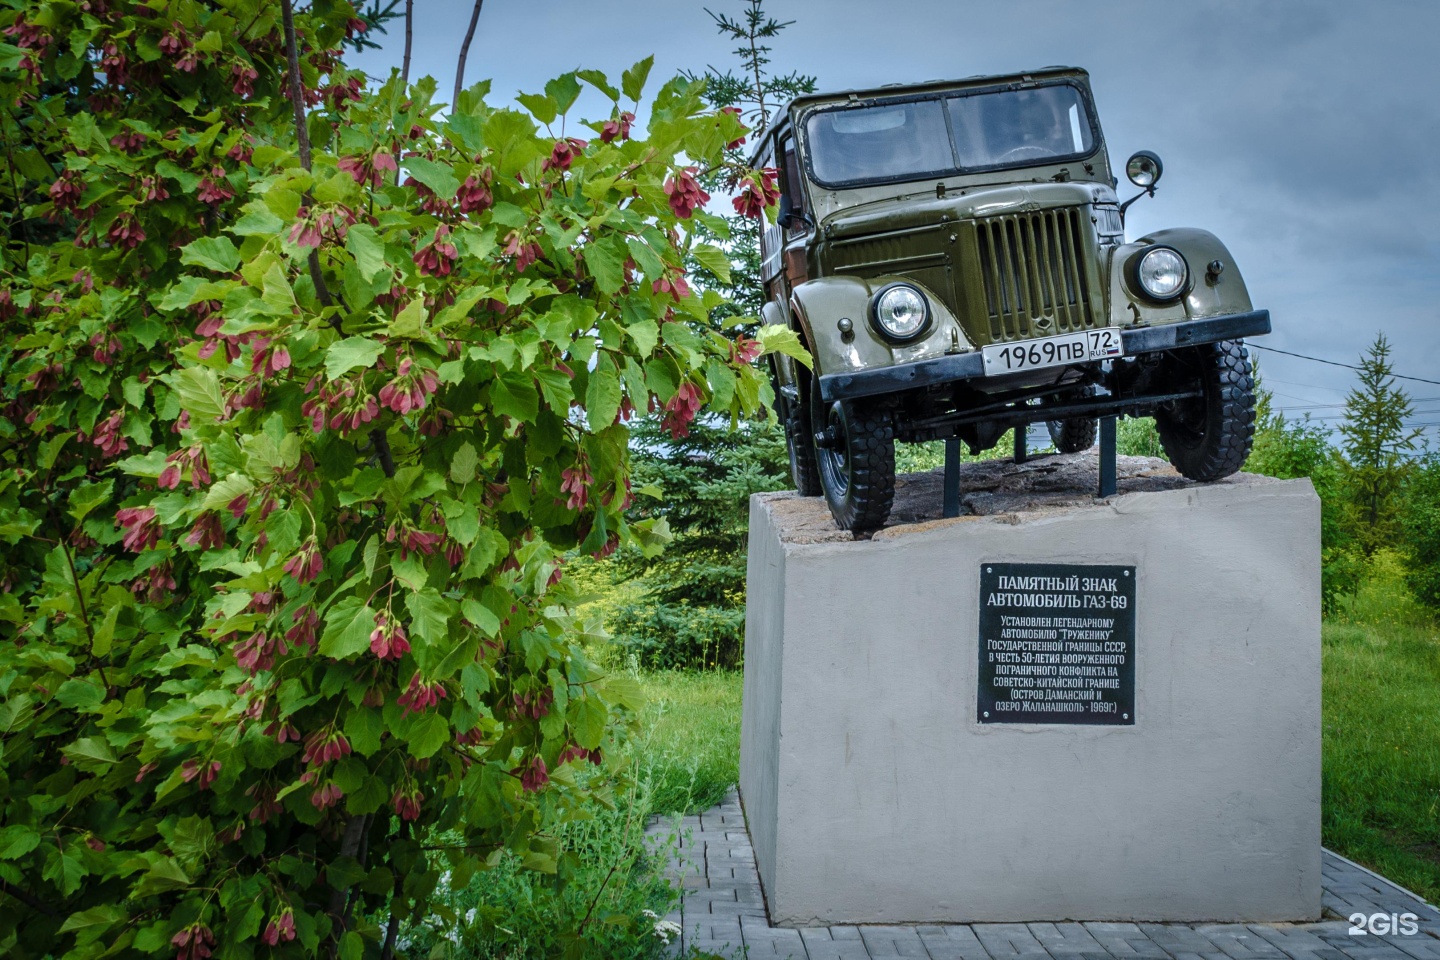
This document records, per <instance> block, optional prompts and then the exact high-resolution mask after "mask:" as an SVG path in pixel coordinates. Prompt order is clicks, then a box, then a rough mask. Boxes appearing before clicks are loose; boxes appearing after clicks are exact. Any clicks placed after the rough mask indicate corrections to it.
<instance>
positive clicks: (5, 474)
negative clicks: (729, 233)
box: [0, 0, 798, 960]
mask: <svg viewBox="0 0 1440 960" xmlns="http://www.w3.org/2000/svg"><path fill="white" fill-rule="evenodd" d="M282 8H283V13H284V14H285V15H286V17H288V15H289V9H288V5H284V4H282V5H281V6H279V7H277V6H276V5H274V4H270V3H265V2H262V0H233V2H227V3H225V4H196V3H191V2H188V0H171V2H158V0H151V2H149V3H145V4H141V3H135V2H130V0H84V2H80V3H76V2H61V0H55V2H40V3H36V2H26V0H0V33H3V38H4V40H3V42H0V96H3V97H4V99H5V101H6V103H7V106H8V107H9V108H10V109H9V110H8V112H6V113H5V114H3V116H0V123H3V124H4V125H5V127H6V129H5V143H6V145H7V146H6V149H7V157H6V164H7V167H8V173H9V177H8V178H7V182H8V184H9V193H8V194H7V199H6V200H4V201H3V203H4V206H3V209H4V211H5V213H6V215H7V217H8V230H7V233H6V235H5V237H4V243H3V264H0V266H3V269H4V271H5V284H4V288H3V289H0V328H3V333H4V337H3V341H0V371H3V381H0V438H3V440H0V539H3V542H4V549H3V552H0V694H3V697H4V699H3V703H0V737H3V741H0V743H3V751H4V754H3V757H4V759H3V764H0V953H3V954H4V955H6V956H12V957H38V956H47V955H53V956H65V957H69V958H84V957H99V956H102V955H105V956H120V957H133V956H171V955H173V956H175V957H176V958H177V960H185V958H201V957H208V956H212V955H213V956H215V957H251V956H255V955H276V956H292V957H302V956H315V955H317V954H326V955H329V954H334V955H338V956H341V957H345V958H347V960H353V958H359V957H361V956H363V955H376V956H382V955H383V956H389V955H391V954H393V951H394V945H395V935H396V929H397V925H398V923H399V921H400V920H401V919H403V918H406V917H414V916H425V915H426V914H427V913H429V912H430V911H432V910H433V909H441V908H439V907H435V906H434V905H433V904H432V903H431V896H432V894H433V893H434V891H435V890H436V888H437V886H438V885H439V883H440V881H441V877H442V875H445V874H448V875H449V883H450V884H451V885H454V886H461V885H464V884H465V883H466V882H467V878H468V877H469V876H470V875H472V874H473V872H474V871H475V870H477V869H482V868H483V867H485V866H486V865H487V863H493V862H494V861H495V858H496V857H497V856H498V855H499V852H500V851H501V850H504V849H509V850H512V851H514V852H515V853H517V854H518V855H520V856H521V857H523V858H524V861H525V863H526V864H527V865H528V866H529V867H531V868H533V869H535V870H540V871H547V872H555V873H558V874H559V875H561V876H562V877H563V875H564V874H565V873H566V872H567V871H568V870H570V869H573V862H571V861H570V860H568V859H567V858H568V857H569V856H570V855H569V854H566V853H564V852H563V851H561V850H559V849H558V848H557V846H556V844H555V841H554V839H553V837H552V836H551V835H550V834H549V833H548V832H547V826H548V825H550V824H553V823H555V822H556V821H557V820H559V819H564V818H565V817H567V816H571V815H574V814H575V812H576V811H579V810H581V809H582V808H583V805H584V804H586V803H588V802H590V801H591V800H592V799H593V798H594V795H595V794H598V795H599V799H600V800H602V801H603V800H604V799H605V795H606V791H607V790H608V787H607V785H606V784H607V782H608V779H609V778H608V777H607V776H605V775H604V774H605V772H606V771H607V764H609V763H610V760H609V758H610V757H612V756H613V755H614V751H613V749H612V747H613V745H614V742H615V738H616V737H617V736H621V735H623V728H624V727H623V724H624V721H625V720H626V718H627V717H628V716H629V715H630V711H631V710H632V709H633V706H634V701H635V696H636V695H635V692H634V691H633V690H632V689H631V686H630V684H629V683H628V682H626V681H625V679H624V678H614V677H607V676H605V675H604V674H603V673H602V672H601V671H600V670H599V669H598V668H597V667H596V666H595V665H593V664H591V663H590V662H588V661H587V660H586V658H585V657H584V655H583V653H582V651H581V649H580V648H579V646H578V644H577V640H578V639H580V637H581V628H580V627H579V626H578V625H577V624H576V622H575V621H574V619H573V618H572V617H571V615H570V614H569V613H568V610H567V605H568V604H569V603H570V602H571V601H572V599H573V598H574V594H573V593H572V591H571V589H570V587H569V584H568V582H567V581H566V579H565V577H564V575H563V567H562V565H561V555H562V553H564V552H566V551H570V550H579V551H582V552H585V553H590V554H596V555H606V554H609V553H611V552H613V551H614V550H615V549H616V548H617V546H618V545H620V544H622V543H632V544H635V545H637V546H638V547H639V548H640V549H642V550H647V551H649V550H653V549H655V548H657V546H658V545H659V544H660V543H661V542H662V541H663V540H664V538H665V531H664V528H663V524H655V523H653V522H644V523H627V521H626V519H625V509H626V507H627V505H628V504H629V503H630V500H631V491H630V483H629V477H628V452H627V446H626V442H627V428H626V421H627V419H628V418H629V417H630V416H631V415H632V414H633V412H634V411H635V410H637V409H649V410H655V411H663V413H664V418H665V423H666V426H667V428H668V429H670V430H671V431H672V432H673V433H675V434H676V435H677V436H678V435H683V434H684V431H685V430H686V428H687V426H688V425H689V424H690V423H692V422H693V420H694V418H695V416H696V414H697V412H698V410H699V409H700V407H701V405H702V404H705V405H708V406H709V407H710V408H711V409H714V410H717V411H720V412H722V413H728V414H730V415H732V416H745V415H751V414H755V413H757V412H759V411H760V409H761V407H762V405H763V404H764V403H765V402H766V401H767V400H768V399H769V397H768V390H769V388H768V386H767V385H766V384H765V383H764V382H763V381H762V378H761V376H760V374H759V373H758V372H757V370H756V369H755V368H754V367H753V366H752V365H751V364H750V362H749V361H750V360H751V359H753V358H754V356H755V355H756V352H757V351H758V350H759V349H761V348H762V347H763V348H765V349H783V350H786V351H797V352H798V346H797V345H796V344H795V343H794V341H793V338H791V337H787V336H786V335H785V334H784V333H783V332H781V333H780V334H779V335H776V334H771V335H770V336H769V338H767V339H765V340H764V341H763V342H761V344H760V346H756V345H755V344H756V342H755V341H745V342H740V343H736V342H732V341H731V340H729V339H727V338H725V337H722V336H719V335H711V336H701V335H697V334H696V333H695V332H693V330H692V329H691V327H690V326H688V325H687V324H686V323H685V322H683V321H684V320H685V318H687V317H693V318H703V317H704V316H705V315H706V313H707V310H709V309H711V308H713V307H714V306H716V305H717V302H718V300H717V298H716V297H715V295H714V294H705V295H704V296H701V295H698V294H696V293H694V292H692V291H691V290H690V289H689V287H688V286H687V285H686V284H685V283H684V279H683V272H684V271H683V266H682V265H683V263H684V262H685V258H686V256H687V255H691V256H693V255H697V254H698V255H701V256H709V257H710V258H711V259H714V256H715V255H718V253H719V251H717V250H714V249H713V248H710V251H709V253H707V252H706V251H704V250H697V248H696V241H695V239H694V235H693V233H692V230H693V223H694V222H695V221H697V220H703V219H704V218H705V217H706V216H707V215H706V214H705V213H704V212H703V211H702V210H700V209H699V206H698V205H699V203H701V202H703V199H704V194H703V191H700V190H699V187H698V186H697V185H696V180H695V179H694V176H693V173H694V172H696V171H695V170H694V169H692V167H693V166H694V165H697V164H698V165H702V166H704V165H709V166H714V165H717V164H721V163H724V162H725V161H724V160H723V157H722V151H723V148H724V146H725V144H726V143H727V142H729V141H732V140H734V139H735V138H737V137H738V136H740V135H742V134H743V128H742V127H741V126H740V124H739V122H738V120H737V119H736V118H734V117H733V116H731V115H728V114H717V113H713V112H708V111H706V110H705V109H704V108H703V107H702V103H701V100H700V94H701V89H700V85H699V84H698V83H694V82H690V81H686V80H683V79H677V80H674V81H671V82H670V83H668V84H666V85H665V86H664V87H662V88H661V89H660V90H659V91H658V93H657V94H656V95H655V97H654V99H653V101H652V102H651V103H650V120H649V124H648V134H647V139H643V140H642V139H640V138H639V137H638V136H637V135H636V132H637V131H636V129H635V128H634V127H633V126H632V124H633V123H634V111H635V109H636V108H637V107H638V101H639V99H640V96H641V92H642V88H643V87H644V85H645V81H646V75H647V73H648V70H649V62H648V61H644V62H642V63H640V64H637V65H636V66H635V67H634V68H632V69H631V70H629V71H626V73H625V75H624V78H623V82H622V83H621V86H620V89H616V88H615V87H613V86H611V84H610V82H609V81H608V80H607V79H606V78H605V77H604V76H602V75H600V74H598V73H595V72H592V71H581V72H579V73H575V74H568V75H566V76H563V77H561V78H559V79H558V80H555V81H553V82H552V83H550V84H547V85H546V88H545V92H544V93H543V94H535V95H522V96H521V97H520V98H519V99H520V103H521V105H522V106H523V107H524V108H525V109H524V110H523V111H521V110H515V109H508V108H497V107H491V106H489V105H487V104H486V103H485V102H484V99H483V94H484V90H483V87H481V88H475V89H472V90H471V91H468V92H466V93H465V94H464V95H463V96H462V97H461V102H460V103H459V104H457V105H456V106H455V107H454V109H453V110H452V111H451V112H450V113H449V116H448V117H447V118H445V119H443V120H442V119H440V118H439V117H438V116H437V107H436V105H435V104H432V103H431V100H430V97H431V95H432V94H433V92H434V84H433V82H431V81H429V80H424V81H421V82H419V83H417V84H415V85H413V86H410V87H408V88H407V87H406V86H404V85H403V84H402V83H401V82H400V81H399V80H398V79H392V80H391V81H390V82H389V83H387V84H385V85H384V86H382V87H381V88H380V89H378V90H375V91H373V92H367V91H366V90H365V89H364V88H363V87H362V85H361V83H360V78H359V77H358V76H357V75H355V74H352V73H350V72H349V71H347V70H346V69H345V67H344V66H343V63H342V61H341V59H340V56H339V52H340V51H339V50H338V49H337V48H338V47H339V46H340V44H341V43H342V42H343V40H344V38H345V36H346V34H347V32H350V33H353V32H355V31H357V30H360V29H362V28H363V27H364V22H363V21H361V20H358V19H356V16H355V12H354V10H353V8H351V7H350V5H349V4H347V3H344V2H333V0H325V2H322V0H317V2H315V3H314V4H313V5H311V6H310V7H309V8H308V9H307V10H306V11H304V12H301V13H298V14H295V16H294V21H293V22H294V36H295V40H294V42H293V43H291V42H287V30H286V26H285V19H286V17H282ZM287 54H293V55H294V59H295V70H296V73H297V75H298V76H299V77H300V83H299V89H291V88H290V86H289V82H288V81H287V71H286V69H285V68H286V60H287ZM582 82H583V83H588V84H590V85H592V86H593V87H595V88H596V89H597V90H599V91H601V93H603V94H604V96H605V97H606V98H608V99H609V100H610V101H612V103H613V105H614V106H613V112H612V114H611V116H610V117H609V118H602V119H601V120H599V121H597V122H595V123H593V124H587V126H589V127H590V128H591V129H593V130H594V131H595V136H594V137H592V138H591V139H589V140H585V139H580V138H579V137H575V136H570V135H567V133H566V126H567V123H570V124H571V125H572V126H573V121H567V114H568V113H569V111H570V108H571V106H572V105H573V104H574V102H575V100H576V98H577V96H578V94H579V92H580V89H581V83H582ZM292 95H293V98H292ZM296 101H298V104H299V106H298V107H297V108H296V109H297V110H299V111H300V112H302V114H304V115H305V130H306V132H307V133H308V137H307V138H306V139H307V140H313V141H314V143H315V144H316V147H315V149H314V150H313V151H312V150H310V149H309V147H308V144H307V143H306V142H305V140H301V139H299V138H298V137H297V131H296V127H295V126H294V115H293V113H292V112H291V108H292V102H296ZM680 157H683V158H684V161H683V162H684V163H685V164H687V165H690V166H681V165H680V162H679V160H678V159H677V158H680ZM737 175H738V174H737ZM755 183H756V185H757V187H758V188H759V189H760V190H761V195H762V198H763V195H764V184H765V180H764V179H763V178H761V179H759V180H756V181H755ZM747 196H751V197H752V198H753V197H754V196H755V191H754V190H753V189H752V190H751V191H750V193H749V194H747ZM746 202H747V203H751V204H753V203H754V202H756V201H755V200H753V199H752V200H747V201H746ZM579 766H583V767H586V768H590V769H596V771H597V772H598V773H600V774H601V775H599V776H581V777H577V775H576V768H577V767H579ZM442 833H443V834H444V837H446V838H449V839H447V840H445V841H442V839H441V834H442Z"/></svg>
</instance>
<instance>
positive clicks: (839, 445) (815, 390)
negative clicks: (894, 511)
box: [810, 378, 895, 533]
mask: <svg viewBox="0 0 1440 960" xmlns="http://www.w3.org/2000/svg"><path fill="white" fill-rule="evenodd" d="M810 423H811V427H812V433H813V438H814V444H815V462H816V466H817V467H818V470H819V475H820V486H821V488H822V489H823V490H824V493H825V502H826V503H827V504H828V505H829V507H830V515H831V516H833V517H834V518H835V523H836V524H837V525H838V526H839V527H840V528H841V529H842V530H851V531H854V532H856V533H865V532H868V531H871V530H878V529H879V528H880V527H882V526H884V524H885V521H886V520H887V519H888V518H889V516H890V507H891V506H892V505H893V504H894V502H895V428H894V425H893V423H892V422H891V418H890V415H889V411H887V410H886V409H885V408H884V407H882V406H881V405H880V404H878V403H876V402H875V401H873V400H864V399H861V400H837V401H835V402H833V403H826V402H825V401H824V400H822V399H821V397H820V385H819V382H818V379H817V378H812V380H811V387H810Z"/></svg>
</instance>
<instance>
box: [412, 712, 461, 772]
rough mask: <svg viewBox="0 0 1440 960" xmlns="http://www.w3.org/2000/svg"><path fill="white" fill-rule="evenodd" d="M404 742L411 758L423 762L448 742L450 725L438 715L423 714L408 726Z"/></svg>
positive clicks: (434, 713)
mask: <svg viewBox="0 0 1440 960" xmlns="http://www.w3.org/2000/svg"><path fill="white" fill-rule="evenodd" d="M405 742H406V743H408V744H409V745H410V755H411V756H413V757H415V758H416V759H417V760H424V759H425V758H426V757H431V756H434V755H435V753H436V752H437V751H438V750H439V749H440V748H441V747H443V746H445V744H447V743H449V742H450V724H449V723H447V722H446V720H445V718H444V717H442V716H441V715H440V714H439V713H436V712H433V711H432V712H429V713H423V714H421V715H420V716H418V717H416V718H415V722H414V723H412V724H411V725H410V733H409V735H408V736H406V738H405Z"/></svg>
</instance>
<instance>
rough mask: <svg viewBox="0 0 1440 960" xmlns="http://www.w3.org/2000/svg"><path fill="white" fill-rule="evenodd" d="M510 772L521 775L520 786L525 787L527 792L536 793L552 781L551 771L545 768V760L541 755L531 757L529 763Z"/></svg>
mask: <svg viewBox="0 0 1440 960" xmlns="http://www.w3.org/2000/svg"><path fill="white" fill-rule="evenodd" d="M510 772H511V773H512V774H518V775H519V777H520V786H522V787H524V788H525V791H526V792H527V793H534V792H536V791H537V790H539V789H540V788H541V787H543V786H545V784H547V783H549V782H550V771H548V770H546V769H545V760H544V758H542V757H539V756H535V757H531V758H530V762H529V763H527V764H522V765H520V766H518V767H516V768H515V769H514V770H511V771H510Z"/></svg>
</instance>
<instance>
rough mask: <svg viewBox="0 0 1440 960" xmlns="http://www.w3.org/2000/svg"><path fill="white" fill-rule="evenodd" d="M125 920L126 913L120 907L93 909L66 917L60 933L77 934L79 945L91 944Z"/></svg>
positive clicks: (107, 906) (106, 906)
mask: <svg viewBox="0 0 1440 960" xmlns="http://www.w3.org/2000/svg"><path fill="white" fill-rule="evenodd" d="M124 919H125V913H124V911H122V910H121V909H120V908H119V907H116V906H109V905H105V906H99V907H91V908H90V909H89V910H81V911H80V912H79V913H72V914H70V916H68V917H66V918H65V922H64V923H62V924H60V932H61V933H70V932H72V931H73V932H75V939H76V942H77V945H78V944H81V943H91V942H93V941H95V940H98V939H99V938H100V935H101V934H103V933H104V932H105V931H106V930H109V929H110V928H111V927H113V926H115V924H117V923H119V922H120V921H121V920H124Z"/></svg>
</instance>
